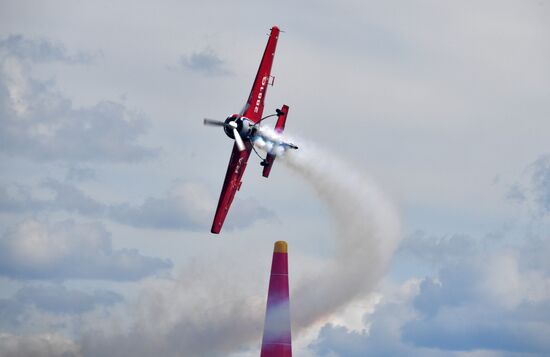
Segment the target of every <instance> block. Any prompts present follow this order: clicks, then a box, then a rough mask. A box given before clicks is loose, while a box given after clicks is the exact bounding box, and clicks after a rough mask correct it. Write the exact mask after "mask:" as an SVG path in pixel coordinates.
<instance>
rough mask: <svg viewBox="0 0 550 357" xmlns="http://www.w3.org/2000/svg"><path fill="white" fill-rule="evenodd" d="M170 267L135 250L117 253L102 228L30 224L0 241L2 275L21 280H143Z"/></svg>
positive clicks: (13, 229) (15, 228)
mask: <svg viewBox="0 0 550 357" xmlns="http://www.w3.org/2000/svg"><path fill="white" fill-rule="evenodd" d="M171 267H172V263H171V262H170V261H169V260H164V259H160V258H152V257H148V256H144V255H142V254H140V253H139V252H138V251H137V250H136V249H113V247H112V243H111V235H110V233H109V232H108V231H107V230H106V229H105V228H104V227H103V225H102V224H101V223H84V224H79V223H76V222H74V221H71V220H66V221H61V222H57V223H49V222H40V221H37V220H33V219H27V220H25V221H23V222H21V223H19V224H17V225H15V226H13V227H11V228H9V230H8V231H6V233H4V235H3V236H2V237H1V238H0V275H3V276H7V277H11V278H16V279H53V280H59V279H75V278H77V279H104V280H117V281H125V280H138V279H141V278H143V277H145V276H148V275H152V274H156V273H157V272H160V271H162V270H165V269H169V268H171Z"/></svg>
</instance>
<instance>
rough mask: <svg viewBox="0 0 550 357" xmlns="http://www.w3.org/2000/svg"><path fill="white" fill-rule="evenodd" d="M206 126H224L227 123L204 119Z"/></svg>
mask: <svg viewBox="0 0 550 357" xmlns="http://www.w3.org/2000/svg"><path fill="white" fill-rule="evenodd" d="M204 125H210V126H224V125H225V122H223V121H221V120H215V119H208V118H204Z"/></svg>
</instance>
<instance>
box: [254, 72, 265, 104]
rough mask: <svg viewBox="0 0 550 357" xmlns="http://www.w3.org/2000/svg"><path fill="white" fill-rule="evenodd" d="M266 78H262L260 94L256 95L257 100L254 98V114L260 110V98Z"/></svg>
mask: <svg viewBox="0 0 550 357" xmlns="http://www.w3.org/2000/svg"><path fill="white" fill-rule="evenodd" d="M267 79H268V78H267V77H266V76H264V77H263V78H262V86H261V87H260V92H259V93H258V98H256V105H255V106H254V113H257V112H258V111H259V110H260V103H261V102H262V97H263V95H264V90H265V87H266V84H267Z"/></svg>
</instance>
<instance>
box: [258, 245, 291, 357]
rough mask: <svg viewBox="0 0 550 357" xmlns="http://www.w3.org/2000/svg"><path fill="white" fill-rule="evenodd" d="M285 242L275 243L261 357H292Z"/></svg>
mask: <svg viewBox="0 0 550 357" xmlns="http://www.w3.org/2000/svg"><path fill="white" fill-rule="evenodd" d="M288 290H289V289H288V254H287V244H286V242H283V241H279V242H275V248H274V249H273V261H272V263H271V277H270V279H269V291H268V294H267V308H266V313H265V324H264V336H263V339H262V353H261V355H260V356H261V357H292V345H291V337H290V303H289V294H288Z"/></svg>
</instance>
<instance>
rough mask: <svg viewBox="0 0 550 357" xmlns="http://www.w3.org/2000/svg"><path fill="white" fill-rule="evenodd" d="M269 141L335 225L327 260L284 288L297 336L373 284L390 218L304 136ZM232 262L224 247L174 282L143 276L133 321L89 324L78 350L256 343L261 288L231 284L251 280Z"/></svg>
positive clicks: (391, 235) (202, 350) (369, 190)
mask: <svg viewBox="0 0 550 357" xmlns="http://www.w3.org/2000/svg"><path fill="white" fill-rule="evenodd" d="M274 139H275V140H273V138H270V137H267V136H265V137H264V139H263V140H264V141H271V143H275V144H274V146H278V147H282V148H283V149H285V148H286V150H283V151H282V155H279V156H278V159H277V160H278V162H279V163H284V164H286V166H288V167H289V168H290V169H291V170H292V171H293V172H296V173H297V174H299V175H300V176H302V177H303V178H304V179H305V180H306V181H307V182H308V183H309V184H310V185H311V187H312V188H313V189H314V190H315V192H317V194H318V196H319V197H320V198H321V199H322V201H323V202H324V203H325V204H326V205H327V207H328V208H329V210H330V212H331V215H332V216H333V217H334V222H335V224H336V232H335V233H336V234H335V235H334V240H335V247H336V251H335V253H334V257H333V259H332V260H329V261H327V263H326V264H324V265H323V267H322V268H323V271H322V272H319V273H318V274H317V275H313V276H310V277H309V278H308V279H304V280H301V281H299V282H298V283H297V284H296V285H293V286H292V287H291V288H292V290H291V308H292V312H291V318H292V323H293V334H294V335H295V336H296V334H297V333H298V334H299V332H300V330H301V329H303V328H306V327H309V326H311V325H312V324H313V323H315V322H316V321H319V320H321V319H322V318H324V317H326V316H328V315H330V314H332V313H335V312H337V310H338V309H339V308H342V307H344V306H346V305H347V304H348V303H350V302H352V301H353V300H354V299H357V298H359V297H362V296H364V295H366V294H368V293H369V292H371V291H372V289H373V288H374V285H375V284H376V283H377V282H378V281H379V280H380V279H381V278H382V276H383V273H384V271H385V269H386V267H387V265H388V262H389V260H390V258H391V255H392V253H393V251H394V250H395V248H396V247H397V244H398V243H399V239H400V233H399V219H398V216H397V214H396V213H395V210H394V209H393V207H392V206H391V204H390V203H389V201H388V200H387V199H386V198H385V197H384V195H383V194H382V193H381V192H380V191H379V190H378V189H377V188H376V186H375V185H374V184H373V183H372V182H371V181H370V180H368V179H367V178H366V177H365V176H364V175H362V174H361V173H360V171H359V170H357V169H355V168H354V167H352V166H349V165H347V164H345V163H344V161H343V160H341V159H339V158H338V157H336V156H334V155H332V154H330V153H328V152H326V151H322V150H320V149H319V148H316V147H315V146H314V145H312V144H308V143H306V142H305V141H303V140H300V141H299V143H300V149H299V150H297V151H296V150H290V149H289V147H288V146H284V145H280V144H277V143H278V142H280V141H281V140H282V138H281V137H276V138H274ZM285 151H286V152H285ZM235 209H238V207H235ZM220 244H222V242H221V241H220ZM233 254H235V252H233ZM237 255H238V254H237ZM233 261H234V257H233V256H231V254H229V255H228V256H224V257H219V258H217V260H216V262H211V264H209V263H207V262H201V263H200V264H197V265H191V266H188V267H186V269H185V271H184V272H182V275H181V276H179V277H177V278H176V279H174V280H173V281H172V280H170V281H152V282H149V283H147V284H146V285H145V286H144V292H143V293H142V295H141V296H140V300H139V301H138V302H137V303H136V304H135V305H134V306H129V307H128V311H127V313H126V314H127V315H128V316H132V317H133V319H134V321H133V323H131V327H130V328H129V329H121V330H119V331H108V330H107V329H95V330H93V331H88V332H87V333H85V334H84V335H83V336H82V337H81V341H80V345H81V348H82V351H83V354H84V355H85V356H97V355H109V356H127V355H132V356H150V355H154V354H162V355H163V356H179V355H182V353H184V355H186V356H227V355H229V354H230V353H231V352H235V351H238V350H242V348H243V347H245V346H250V345H254V346H259V343H260V339H261V326H262V325H263V319H264V313H265V312H264V308H265V295H264V294H265V293H262V295H261V296H256V295H254V292H253V291H254V289H252V290H251V289H250V287H248V285H250V283H247V284H246V285H243V284H242V283H241V284H239V282H244V281H250V279H251V278H252V276H251V272H250V271H249V269H245V271H241V270H239V269H237V267H234V268H232V263H231V262H233ZM239 273H240V274H244V275H242V276H238V275H236V274H239ZM228 276H230V277H231V278H230V279H228ZM247 287H248V288H247Z"/></svg>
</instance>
